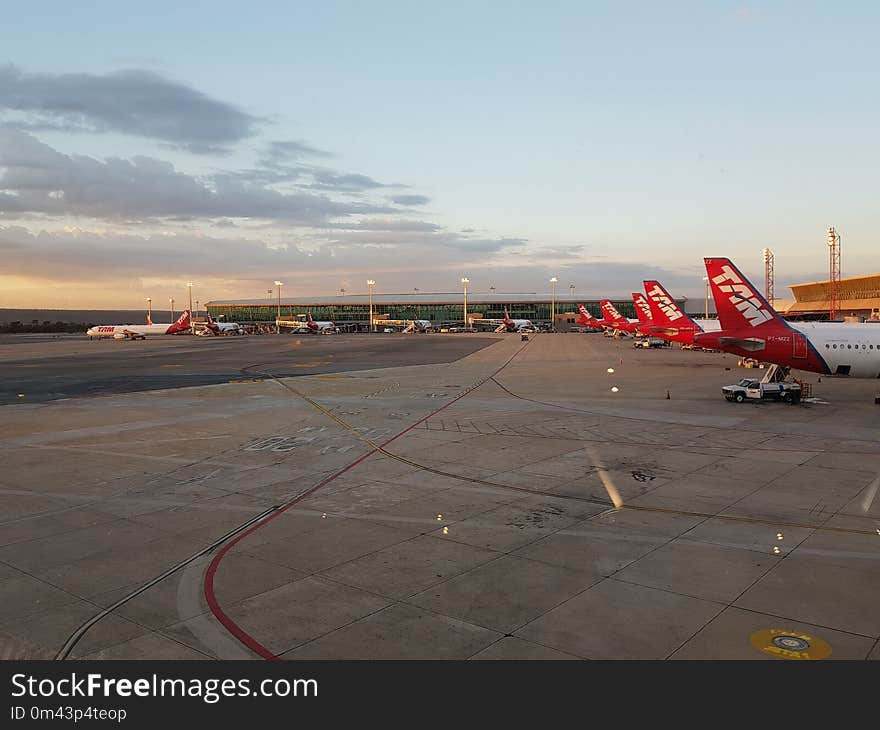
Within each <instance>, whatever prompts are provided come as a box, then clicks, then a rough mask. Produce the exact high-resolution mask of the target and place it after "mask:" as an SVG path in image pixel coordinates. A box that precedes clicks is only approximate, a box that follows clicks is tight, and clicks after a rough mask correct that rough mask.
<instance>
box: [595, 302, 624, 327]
mask: <svg viewBox="0 0 880 730" xmlns="http://www.w3.org/2000/svg"><path fill="white" fill-rule="evenodd" d="M599 304H600V305H601V307H602V311H603V312H604V313H605V321H606V322H626V321H627V320H626V318H625V317H624V316H623V315H622V314H621V313H620V312H618V311H617V307H615V306H614V305H613V304H612V303H611V302H609V301H608V300H607V299H603V300H602V301H601V302H599Z"/></svg>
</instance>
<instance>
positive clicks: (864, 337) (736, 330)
mask: <svg viewBox="0 0 880 730" xmlns="http://www.w3.org/2000/svg"><path fill="white" fill-rule="evenodd" d="M704 261H705V264H706V273H707V274H708V276H709V285H710V286H711V287H712V296H713V297H714V299H715V308H716V309H717V310H718V319H719V321H720V323H721V329H720V330H719V331H717V332H703V333H700V334H697V335H695V337H694V343H695V344H698V345H702V346H708V347H717V348H718V349H719V350H724V351H725V352H730V353H733V354H735V355H740V356H744V357H755V358H760V359H761V360H764V361H765V362H770V363H775V364H776V365H785V366H788V367H792V368H797V369H798V370H808V371H810V372H814V373H821V374H823V375H849V376H850V377H853V378H880V328H878V327H877V326H876V325H871V324H850V323H848V322H796V323H795V322H787V321H785V320H784V319H783V318H782V317H781V316H779V314H778V313H777V312H776V311H775V310H774V309H773V308H772V307H771V306H770V304H769V303H768V302H767V300H766V299H764V297H763V296H761V294H760V292H759V291H758V290H757V289H755V287H754V286H753V285H752V284H751V282H749V280H748V279H746V277H745V276H743V274H742V273H741V272H740V271H739V269H737V268H736V266H734V264H733V262H731V261H730V259H726V258H707V259H704Z"/></svg>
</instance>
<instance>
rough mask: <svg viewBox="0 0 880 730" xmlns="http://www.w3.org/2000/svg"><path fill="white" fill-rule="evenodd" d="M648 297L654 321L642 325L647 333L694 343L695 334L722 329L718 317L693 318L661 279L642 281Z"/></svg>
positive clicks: (672, 340) (685, 342) (665, 338)
mask: <svg viewBox="0 0 880 730" xmlns="http://www.w3.org/2000/svg"><path fill="white" fill-rule="evenodd" d="M642 283H643V284H644V286H645V294H647V297H648V306H649V307H650V309H651V314H652V316H653V320H654V321H653V322H652V323H651V324H649V325H647V326H643V327H641V330H642V331H643V332H645V333H646V334H651V335H656V336H657V337H659V338H661V339H663V340H669V341H671V342H681V343H682V344H686V345H692V344H693V343H694V335H696V334H699V333H700V332H704V331H705V332H710V331H716V330H719V329H721V325H720V323H719V322H718V320H717V319H700V320H693V319H691V318H690V317H689V316H688V315H687V314H685V313H684V311H682V309H681V307H679V306H678V304H677V303H676V301H675V300H674V299H673V298H672V297H671V296H670V295H669V292H667V291H666V289H664V288H663V286H662V285H661V284H660V282H659V281H645V282H642Z"/></svg>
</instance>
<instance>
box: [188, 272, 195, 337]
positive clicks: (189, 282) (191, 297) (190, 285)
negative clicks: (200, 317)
mask: <svg viewBox="0 0 880 730" xmlns="http://www.w3.org/2000/svg"><path fill="white" fill-rule="evenodd" d="M186 288H187V290H188V291H189V331H190V332H195V331H196V330H195V323H194V322H193V317H192V311H193V283H192V282H191V281H188V282H186Z"/></svg>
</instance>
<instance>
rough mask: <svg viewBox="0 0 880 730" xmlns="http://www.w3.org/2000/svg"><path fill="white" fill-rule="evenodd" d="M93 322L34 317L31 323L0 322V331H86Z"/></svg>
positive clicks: (5, 332) (9, 332)
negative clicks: (56, 320)
mask: <svg viewBox="0 0 880 730" xmlns="http://www.w3.org/2000/svg"><path fill="white" fill-rule="evenodd" d="M93 326H94V325H93V324H91V323H85V322H50V321H49V320H45V321H43V322H40V321H39V320H36V319H33V320H31V322H30V324H25V323H24V322H3V323H0V333H3V334H16V333H18V332H85V331H86V330H87V329H88V328H89V327H93Z"/></svg>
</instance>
